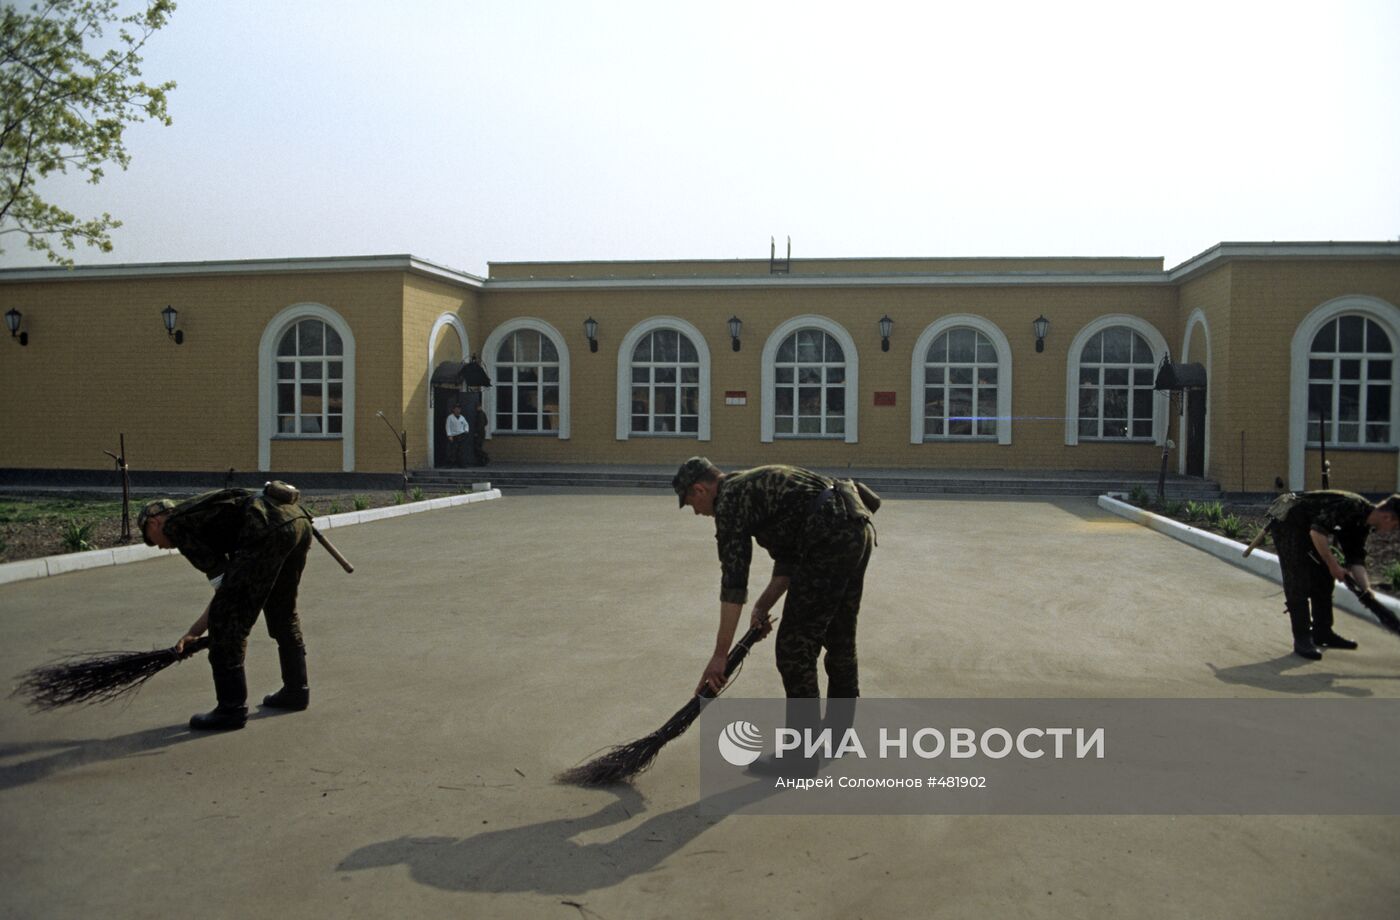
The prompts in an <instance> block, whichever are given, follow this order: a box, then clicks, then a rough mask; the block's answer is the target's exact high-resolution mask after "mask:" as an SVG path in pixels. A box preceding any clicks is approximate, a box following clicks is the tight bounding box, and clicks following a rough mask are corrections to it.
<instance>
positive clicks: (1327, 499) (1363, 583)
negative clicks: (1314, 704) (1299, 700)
mask: <svg viewBox="0 0 1400 920" xmlns="http://www.w3.org/2000/svg"><path fill="white" fill-rule="evenodd" d="M1269 519H1270V520H1269V525H1268V530H1269V532H1270V533H1271V534H1272V535H1273V538H1274V548H1275V549H1277V550H1278V561H1279V568H1280V569H1281V570H1282V574H1283V595H1284V600H1285V603H1286V604H1287V606H1288V618H1289V620H1290V621H1291V623H1292V627H1293V652H1294V654H1296V655H1299V656H1301V657H1303V658H1307V659H1310V660H1312V661H1317V660H1319V659H1321V658H1322V649H1324V648H1334V649H1354V648H1356V643H1355V642H1353V641H1351V640H1350V639H1346V638H1343V637H1342V636H1339V635H1337V633H1336V632H1335V631H1333V629H1332V590H1333V588H1334V587H1335V586H1336V583H1337V582H1338V581H1346V580H1347V579H1348V577H1350V578H1351V579H1352V580H1353V581H1354V582H1355V583H1356V585H1357V587H1358V588H1359V589H1360V591H1359V593H1361V594H1363V595H1364V594H1367V593H1369V591H1370V581H1369V579H1368V578H1367V575H1366V537H1367V536H1368V535H1369V534H1370V532H1371V531H1372V530H1373V529H1374V530H1379V531H1381V532H1388V531H1392V530H1394V529H1395V528H1396V526H1397V525H1400V495H1391V496H1390V497H1389V498H1387V499H1385V500H1384V501H1382V502H1381V503H1380V504H1378V505H1373V504H1371V503H1370V502H1369V501H1367V500H1366V499H1364V498H1362V497H1361V496H1360V495H1357V494H1355V493H1353V492H1342V491H1337V490H1322V491H1317V492H1298V493H1293V492H1289V493H1287V494H1285V495H1281V496H1279V498H1278V499H1276V500H1275V501H1274V503H1273V504H1272V505H1270V506H1269ZM1332 540H1335V541H1336V543H1337V546H1338V547H1339V548H1340V549H1341V551H1342V555H1343V556H1344V558H1345V559H1346V564H1347V568H1346V569H1343V568H1342V566H1341V564H1340V563H1338V562H1337V559H1336V557H1335V556H1333V555H1332V549H1331V546H1330V545H1329V541H1332Z"/></svg>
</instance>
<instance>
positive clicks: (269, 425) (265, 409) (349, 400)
mask: <svg viewBox="0 0 1400 920" xmlns="http://www.w3.org/2000/svg"><path fill="white" fill-rule="evenodd" d="M304 319H319V320H321V321H322V322H324V323H325V324H326V325H328V326H330V327H331V328H332V329H334V330H335V331H336V333H338V334H339V335H340V344H341V348H342V350H343V352H344V354H342V355H341V359H342V361H343V362H344V366H343V370H342V374H341V381H342V382H341V400H342V410H341V411H342V420H341V425H340V433H339V434H323V435H310V436H300V435H299V436H295V438H289V439H295V440H336V439H339V440H340V442H341V457H340V462H341V471H342V472H346V473H350V472H354V470H355V335H354V333H353V332H351V331H350V324H349V323H347V322H346V321H345V318H344V317H343V316H341V315H340V314H339V313H337V312H336V311H334V310H332V309H331V308H330V307H328V306H325V305H324V304H319V303H298V304H293V305H292V306H290V307H286V308H285V309H283V310H282V311H280V312H279V313H278V314H277V315H276V316H274V317H273V318H272V319H271V320H269V321H268V323H267V325H266V326H264V327H263V334H262V339H261V340H260V341H259V343H258V469H259V470H260V471H264V472H266V471H268V470H270V469H271V468H272V441H273V439H274V438H277V437H279V435H278V433H277V343H278V342H280V341H281V340H282V336H283V335H285V334H286V332H287V330H288V329H290V328H291V327H292V326H293V325H295V324H296V323H298V322H300V321H301V320H304ZM283 437H286V436H283Z"/></svg>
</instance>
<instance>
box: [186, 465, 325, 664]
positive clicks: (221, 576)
mask: <svg viewBox="0 0 1400 920" xmlns="http://www.w3.org/2000/svg"><path fill="white" fill-rule="evenodd" d="M165 535H166V536H167V537H169V538H170V540H171V542H173V543H174V544H175V547H176V548H177V549H179V550H180V553H181V554H182V555H183V556H184V557H185V558H186V559H188V560H189V561H190V563H191V564H192V565H193V566H194V567H195V568H197V569H199V570H200V571H201V572H203V573H204V574H205V575H207V576H208V577H209V581H210V584H212V585H214V588H215V591H214V599H213V600H212V601H211V602H210V604H209V664H210V666H211V667H212V668H214V670H215V671H216V672H217V671H219V670H221V669H226V668H240V667H242V665H243V657H244V653H245V652H246V650H247V645H248V633H249V632H250V631H251V630H252V628H253V623H254V622H255V621H256V620H257V618H258V611H259V610H263V611H265V612H266V614H267V631H268V634H269V635H271V636H272V638H273V639H275V640H276V642H277V646H278V650H279V651H285V652H289V653H295V654H304V653H305V645H304V643H303V641H302V637H301V623H300V620H299V619H298V618H297V586H298V584H299V583H300V582H301V572H302V569H303V568H305V567H306V554H307V550H308V549H309V548H310V546H311V516H310V514H309V513H308V512H306V511H305V510H304V509H303V508H302V507H301V506H300V505H295V504H294V505H283V504H279V503H277V502H275V501H271V500H270V499H267V498H265V497H263V496H262V495H261V494H259V493H252V492H248V491H247V490H245V489H224V490H222V491H219V492H210V493H208V494H206V495H200V496H197V497H195V498H192V499H190V500H189V501H186V502H182V503H181V504H179V505H176V506H175V508H174V509H173V510H171V511H170V513H169V515H168V517H167V518H166V520H165Z"/></svg>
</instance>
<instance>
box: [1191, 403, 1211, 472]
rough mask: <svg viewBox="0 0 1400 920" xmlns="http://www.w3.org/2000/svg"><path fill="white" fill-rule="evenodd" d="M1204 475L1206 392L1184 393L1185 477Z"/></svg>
mask: <svg viewBox="0 0 1400 920" xmlns="http://www.w3.org/2000/svg"><path fill="white" fill-rule="evenodd" d="M1205 474H1206V391H1205V390H1187V391H1186V475H1187V476H1204V475H1205Z"/></svg>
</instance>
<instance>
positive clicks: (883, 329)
mask: <svg viewBox="0 0 1400 920" xmlns="http://www.w3.org/2000/svg"><path fill="white" fill-rule="evenodd" d="M893 331H894V320H892V319H890V315H889V314H888V313H886V314H885V315H884V316H882V317H880V350H881V351H889V350H890V333H891V332H893Z"/></svg>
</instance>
